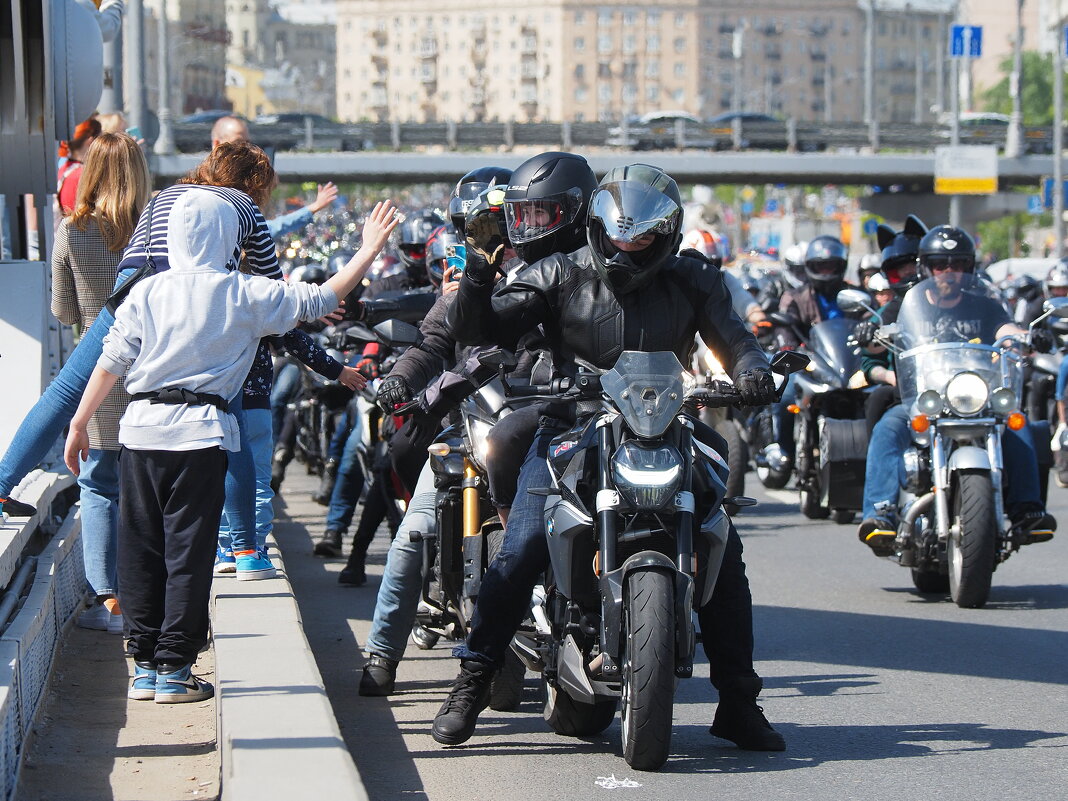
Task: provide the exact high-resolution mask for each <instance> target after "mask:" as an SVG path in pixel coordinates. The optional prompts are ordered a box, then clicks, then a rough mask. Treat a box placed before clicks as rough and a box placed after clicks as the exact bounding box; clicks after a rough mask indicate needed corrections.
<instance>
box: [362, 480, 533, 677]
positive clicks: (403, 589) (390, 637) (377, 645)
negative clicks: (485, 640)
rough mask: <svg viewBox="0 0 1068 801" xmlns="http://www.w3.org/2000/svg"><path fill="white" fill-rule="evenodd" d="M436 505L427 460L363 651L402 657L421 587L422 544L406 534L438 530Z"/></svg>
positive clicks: (390, 558) (390, 557) (390, 560)
mask: <svg viewBox="0 0 1068 801" xmlns="http://www.w3.org/2000/svg"><path fill="white" fill-rule="evenodd" d="M436 504H437V490H436V489H434V471H433V470H432V469H431V467H430V463H429V462H427V463H426V464H425V465H424V466H423V471H422V472H421V473H420V474H419V481H418V482H416V485H415V492H414V493H413V494H412V501H411V503H409V504H408V511H407V512H405V514H404V519H403V520H401V524H400V528H399V529H398V530H397V536H396V537H394V538H393V543H392V544H391V545H390V546H389V555H388V556H387V557H386V570H385V572H384V573H383V574H382V584H381V585H379V587H378V600H377V601H376V603H375V615H374V620H373V621H372V622H371V633H370V634H368V635H367V648H366V650H367V651H368V652H369V653H375V654H378V655H379V656H384V657H386V658H387V659H397V660H399V659H401V658H402V657H403V656H404V646H405V645H406V644H407V642H408V635H409V634H410V633H411V630H412V623H413V622H414V621H415V611H416V609H417V607H418V606H419V595H420V592H421V591H422V587H423V543H422V542H412V541H411V538H410V537H409V533H410V532H412V531H422V532H425V533H433V532H435V531H436V530H437V518H436V515H435V506H436ZM528 601H529V596H528Z"/></svg>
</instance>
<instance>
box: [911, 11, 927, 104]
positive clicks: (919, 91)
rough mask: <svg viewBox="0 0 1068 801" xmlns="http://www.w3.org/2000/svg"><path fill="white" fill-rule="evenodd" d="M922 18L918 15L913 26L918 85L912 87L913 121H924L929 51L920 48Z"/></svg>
mask: <svg viewBox="0 0 1068 801" xmlns="http://www.w3.org/2000/svg"><path fill="white" fill-rule="evenodd" d="M920 27H921V23H920V18H919V17H918V16H917V17H916V18H915V21H914V22H913V26H912V33H913V36H912V41H913V47H914V48H915V50H914V55H915V57H916V85H915V86H914V87H913V89H912V94H913V98H912V122H913V123H914V124H915V125H919V124H920V123H921V122H923V74H924V72H926V71H927V51H925V50H921V49H920V33H921V31H920Z"/></svg>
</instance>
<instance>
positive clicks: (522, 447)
mask: <svg viewBox="0 0 1068 801" xmlns="http://www.w3.org/2000/svg"><path fill="white" fill-rule="evenodd" d="M541 412H542V408H541V405H540V404H537V405H534V406H525V407H523V408H521V409H516V410H515V411H514V412H512V413H511V414H509V415H507V416H505V417H502V418H500V419H499V420H497V422H496V423H494V424H493V428H491V429H490V431H489V434H488V435H487V437H486V440H487V442H488V445H489V447H488V451H489V463H488V464H487V465H486V480H487V482H488V483H489V494H490V498H492V499H493V505H494V506H496V507H497V508H498V509H511V508H512V502H513V501H514V500H515V492H516V487H517V486H518V484H519V468H521V467H522V466H523V462H524V460H525V459H526V458H527V452H528V451H529V450H530V443H532V442H533V441H534V435H535V434H536V433H537V432H538V420H539V419H540V417H541Z"/></svg>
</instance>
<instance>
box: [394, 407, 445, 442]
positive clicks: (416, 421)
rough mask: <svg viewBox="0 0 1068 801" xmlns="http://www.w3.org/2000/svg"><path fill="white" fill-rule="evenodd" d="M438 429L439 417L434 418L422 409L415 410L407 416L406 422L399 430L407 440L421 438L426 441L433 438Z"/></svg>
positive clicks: (439, 424) (439, 425) (439, 427)
mask: <svg viewBox="0 0 1068 801" xmlns="http://www.w3.org/2000/svg"><path fill="white" fill-rule="evenodd" d="M440 429H441V420H440V418H435V417H434V416H433V415H431V414H427V413H426V412H424V411H417V412H415V413H413V414H412V416H411V417H409V418H408V422H407V423H406V424H405V426H404V428H402V429H401V431H403V432H404V436H406V437H407V438H408V439H409V440H411V441H413V442H418V441H419V440H421V439H425V440H427V441H429V440H431V439H433V438H434V436H435V435H436V434H437V433H438V431H439V430H440Z"/></svg>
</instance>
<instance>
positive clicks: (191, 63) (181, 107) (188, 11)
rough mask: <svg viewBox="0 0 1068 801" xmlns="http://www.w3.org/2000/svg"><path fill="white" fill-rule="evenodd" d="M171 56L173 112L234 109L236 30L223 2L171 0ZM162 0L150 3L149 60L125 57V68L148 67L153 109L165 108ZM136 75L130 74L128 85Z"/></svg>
mask: <svg viewBox="0 0 1068 801" xmlns="http://www.w3.org/2000/svg"><path fill="white" fill-rule="evenodd" d="M166 9H167V30H166V41H167V43H168V46H167V57H168V59H169V64H168V66H169V71H170V72H169V74H170V79H171V81H170V83H171V89H170V93H171V111H172V113H173V114H175V115H176V116H181V115H182V114H188V113H191V112H194V111H198V110H202V109H216V108H229V106H228V105H227V100H226V52H227V47H228V46H229V43H230V35H229V32H228V31H227V27H226V18H225V15H224V13H223V9H222V5H221V4H220V3H218V2H214V0H167V2H166ZM160 11H161V3H160V0H147V1H146V3H145V12H146V13H145V64H144V65H143V67H142V65H140V64H137V63H132V59H126V60H125V67H124V68H125V69H126V70H131V69H143V71H144V72H143V74H144V81H145V88H146V94H147V102H148V106H149V108H153V109H158V108H159V77H158V76H159V62H160V55H161V54H160V50H159V47H158V43H159V19H160ZM129 81H130V79H129V78H127V79H126V82H127V85H130V84H129Z"/></svg>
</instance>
